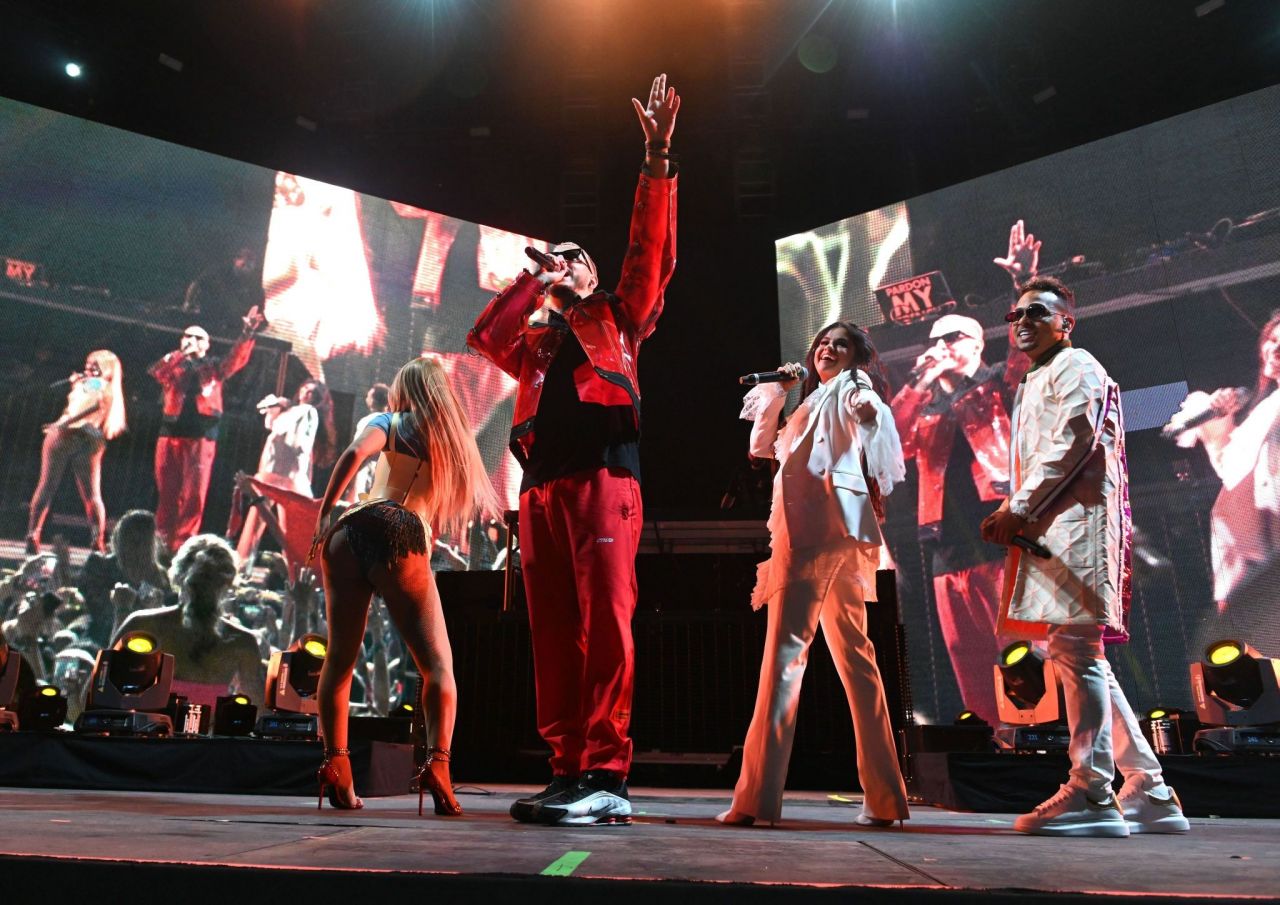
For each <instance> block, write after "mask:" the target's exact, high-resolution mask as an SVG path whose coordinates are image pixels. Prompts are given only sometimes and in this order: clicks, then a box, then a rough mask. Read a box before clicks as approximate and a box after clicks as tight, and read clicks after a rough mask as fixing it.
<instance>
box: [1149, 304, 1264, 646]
mask: <svg viewBox="0 0 1280 905" xmlns="http://www.w3.org/2000/svg"><path fill="white" fill-rule="evenodd" d="M1277 388H1280V311H1275V312H1273V313H1272V315H1271V317H1270V319H1269V320H1268V321H1267V322H1266V323H1265V324H1264V325H1263V327H1262V331H1261V333H1260V334H1259V336H1258V377H1257V386H1256V388H1255V389H1254V391H1253V393H1252V404H1250V396H1249V394H1248V393H1247V392H1242V391H1241V390H1240V389H1236V388H1230V387H1228V388H1224V389H1219V390H1216V391H1215V392H1214V393H1212V394H1207V393H1201V392H1197V393H1192V394H1190V395H1189V396H1187V398H1186V400H1185V401H1184V402H1183V403H1182V409H1181V411H1180V412H1179V413H1178V414H1177V415H1175V416H1174V419H1175V422H1176V421H1177V419H1180V418H1181V419H1186V418H1188V417H1193V416H1197V415H1200V414H1201V413H1203V414H1206V415H1211V416H1213V417H1211V418H1209V419H1208V420H1206V421H1203V423H1201V424H1200V425H1198V426H1197V427H1193V428H1189V429H1186V430H1182V431H1180V432H1178V433H1177V435H1176V441H1177V443H1178V445H1179V446H1184V447H1189V446H1194V445H1195V444H1196V443H1197V442H1199V443H1201V444H1203V445H1204V448H1205V452H1206V453H1208V455H1209V462H1210V463H1211V464H1212V465H1213V469H1214V471H1215V472H1217V475H1218V477H1219V478H1220V479H1221V480H1222V490H1221V491H1220V492H1219V494H1218V499H1217V500H1216V501H1215V502H1214V504H1213V513H1212V519H1211V522H1210V535H1209V541H1210V548H1211V550H1212V554H1213V598H1214V600H1216V601H1217V604H1218V605H1217V613H1216V614H1215V615H1216V617H1217V618H1210V619H1208V620H1206V621H1205V623H1204V624H1203V625H1201V626H1200V627H1199V628H1198V630H1197V632H1196V635H1195V648H1194V649H1193V650H1192V651H1190V653H1191V655H1192V656H1194V657H1198V656H1200V655H1201V654H1202V653H1203V651H1204V648H1205V646H1206V645H1208V644H1212V643H1213V642H1214V641H1218V640H1221V639H1223V638H1229V637H1235V638H1245V639H1251V640H1253V642H1254V643H1256V644H1258V646H1259V647H1262V644H1261V643H1259V642H1260V639H1264V638H1267V637H1268V636H1269V637H1271V638H1275V637H1276V636H1277V634H1278V633H1277V631H1276V629H1275V625H1276V610H1277V606H1276V594H1275V588H1276V580H1277V579H1276V566H1277V563H1278V562H1280V560H1278V559H1277V557H1276V550H1277V549H1278V548H1280V392H1277ZM1240 412H1244V413H1245V414H1244V417H1243V419H1242V420H1240V423H1239V424H1237V423H1236V420H1237V418H1239V417H1240V416H1239V414H1238V413H1240ZM1197 420H1199V419H1198V418H1197ZM1171 423H1174V422H1171Z"/></svg>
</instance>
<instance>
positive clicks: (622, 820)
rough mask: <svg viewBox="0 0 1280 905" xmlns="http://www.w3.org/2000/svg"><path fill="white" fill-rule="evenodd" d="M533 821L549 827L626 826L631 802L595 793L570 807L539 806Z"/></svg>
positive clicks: (606, 793)
mask: <svg viewBox="0 0 1280 905" xmlns="http://www.w3.org/2000/svg"><path fill="white" fill-rule="evenodd" d="M534 819H535V820H537V821H538V822H539V823H546V824H549V825H551V826H610V825H612V826H626V825H629V824H630V823H631V802H630V801H628V800H627V799H625V798H619V797H618V796H617V795H611V794H609V793H608V792H596V793H594V794H592V795H588V796H587V797H586V798H583V799H580V800H579V801H575V802H573V803H572V804H570V805H565V806H556V807H548V806H545V805H539V806H538V811H537V816H536V817H535V818H534Z"/></svg>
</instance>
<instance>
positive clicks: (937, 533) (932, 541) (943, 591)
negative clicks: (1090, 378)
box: [892, 314, 1009, 723]
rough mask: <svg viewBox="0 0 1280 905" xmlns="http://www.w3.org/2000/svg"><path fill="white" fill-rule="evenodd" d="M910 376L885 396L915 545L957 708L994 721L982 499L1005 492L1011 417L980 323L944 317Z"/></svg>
mask: <svg viewBox="0 0 1280 905" xmlns="http://www.w3.org/2000/svg"><path fill="white" fill-rule="evenodd" d="M929 338H930V339H932V340H933V341H934V342H933V345H932V346H930V347H929V348H928V349H926V350H925V352H924V354H922V355H921V356H920V357H919V358H918V359H917V360H916V365H915V369H914V370H913V372H912V373H913V374H915V375H917V376H916V378H915V380H914V381H913V382H912V383H909V384H907V385H906V386H904V387H903V388H902V389H901V390H899V391H898V394H897V395H896V396H895V397H894V399H893V404H892V408H893V416H894V418H895V419H896V421H897V424H898V431H899V433H900V435H901V437H902V451H903V454H904V455H905V456H906V457H907V458H911V457H913V456H914V457H915V460H916V468H917V471H918V473H919V476H920V479H919V487H920V489H919V503H918V508H917V516H916V517H917V521H918V522H919V525H920V542H921V544H922V545H924V546H925V549H926V550H931V551H932V558H933V563H932V565H933V569H932V574H933V594H934V599H935V601H936V604H937V608H938V623H939V625H940V627H941V629H942V638H943V640H944V641H945V643H946V645H947V654H948V655H949V656H950V658H951V668H952V670H953V671H954V673H955V678H956V683H957V684H958V685H959V686H960V696H961V699H962V701H963V705H964V708H965V709H968V710H971V711H973V712H974V713H976V714H978V716H980V717H982V719H984V720H986V721H987V722H989V723H994V722H995V715H996V706H995V684H994V682H993V681H992V673H991V664H992V663H995V662H996V659H997V657H998V656H999V653H1000V648H999V644H998V642H997V640H996V633H995V628H996V612H997V609H998V607H999V601H1000V577H1001V575H1002V574H1003V573H1004V563H1003V557H1002V556H1000V554H999V551H998V550H997V548H995V547H993V546H991V545H990V544H987V543H983V541H982V538H981V537H979V536H978V532H977V530H976V522H977V521H978V520H979V519H980V518H981V517H982V512H983V510H982V506H983V504H984V503H992V502H995V501H997V500H1002V499H1004V498H1005V496H1007V495H1008V492H1009V415H1008V412H1007V410H1006V408H1005V393H1006V387H1007V384H1006V383H1005V380H1004V371H1005V368H1004V363H1003V362H1001V363H999V364H996V365H993V366H992V365H987V364H986V363H985V362H983V360H982V350H983V347H984V345H985V341H984V339H983V335H982V326H981V325H980V324H979V323H978V322H977V321H976V320H974V319H973V318H971V317H964V316H963V315H959V314H944V315H943V316H942V317H940V318H938V319H937V320H936V321H934V324H933V328H932V329H931V330H930V331H929Z"/></svg>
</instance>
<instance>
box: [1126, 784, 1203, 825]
mask: <svg viewBox="0 0 1280 905" xmlns="http://www.w3.org/2000/svg"><path fill="white" fill-rule="evenodd" d="M1142 785H1143V777H1142V775H1141V774H1136V775H1134V776H1131V777H1129V778H1128V779H1126V780H1125V782H1124V788H1123V789H1121V790H1120V794H1119V796H1117V801H1116V803H1117V804H1118V805H1119V806H1120V810H1121V811H1122V812H1123V813H1124V819H1125V821H1126V822H1127V823H1128V824H1129V832H1130V833H1185V832H1188V831H1189V830H1190V829H1191V824H1190V823H1188V822H1187V818H1186V817H1185V816H1183V814H1182V802H1181V801H1179V800H1178V793H1176V792H1174V791H1173V789H1169V797H1168V798H1156V797H1155V796H1154V795H1152V794H1151V793H1150V792H1148V791H1146V790H1145V789H1143V787H1142Z"/></svg>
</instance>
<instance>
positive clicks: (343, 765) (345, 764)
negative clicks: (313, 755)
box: [316, 748, 364, 811]
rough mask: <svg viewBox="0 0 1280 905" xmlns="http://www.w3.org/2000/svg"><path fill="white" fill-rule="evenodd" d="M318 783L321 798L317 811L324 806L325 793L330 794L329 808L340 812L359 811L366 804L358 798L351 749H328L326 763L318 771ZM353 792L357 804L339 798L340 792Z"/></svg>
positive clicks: (317, 802)
mask: <svg viewBox="0 0 1280 905" xmlns="http://www.w3.org/2000/svg"><path fill="white" fill-rule="evenodd" d="M316 782H318V783H319V784H320V797H319V798H318V799H317V800H316V810H317V811H318V810H320V808H321V806H322V805H323V804H324V796H325V792H328V793H329V806H330V807H333V808H337V809H338V810H340V811H358V810H360V808H362V807H364V802H363V801H361V800H360V799H359V798H358V797H357V796H356V788H355V786H356V784H355V781H354V780H352V778H351V749H350V748H326V749H325V752H324V762H323V763H321V764H320V769H319V770H317V771H316ZM345 789H350V790H351V797H352V798H354V799H355V804H349V803H348V802H346V801H344V800H342V799H341V798H339V797H338V792H339V790H345Z"/></svg>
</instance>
